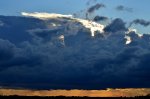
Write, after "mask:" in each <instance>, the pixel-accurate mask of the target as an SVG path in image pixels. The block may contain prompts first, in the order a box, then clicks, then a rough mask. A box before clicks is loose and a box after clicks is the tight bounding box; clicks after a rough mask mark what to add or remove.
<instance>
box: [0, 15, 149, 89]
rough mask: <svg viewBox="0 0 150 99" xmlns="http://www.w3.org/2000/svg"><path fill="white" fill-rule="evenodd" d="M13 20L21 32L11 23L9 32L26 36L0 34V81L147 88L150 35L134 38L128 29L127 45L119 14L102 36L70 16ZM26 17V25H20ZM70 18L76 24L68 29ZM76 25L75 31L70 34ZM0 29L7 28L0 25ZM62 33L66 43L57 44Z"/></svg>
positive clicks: (48, 85)
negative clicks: (11, 36)
mask: <svg viewBox="0 0 150 99" xmlns="http://www.w3.org/2000/svg"><path fill="white" fill-rule="evenodd" d="M13 19H14V18H13V17H12V20H13ZM3 20H4V19H3ZM5 20H7V17H5ZM9 20H10V19H9ZM14 20H15V21H16V23H17V22H18V21H19V22H20V24H19V25H20V27H22V31H21V29H19V31H17V29H18V28H16V27H15V26H14V25H13V24H11V25H10V26H11V29H14V30H16V31H15V32H13V34H14V35H17V34H18V32H19V33H23V34H24V33H27V35H29V36H28V37H27V39H26V40H23V41H19V42H16V41H15V42H14V40H15V39H16V38H17V37H15V36H13V39H12V38H9V35H8V36H5V39H4V38H2V37H1V39H0V78H1V80H0V86H7V87H24V88H34V89H100V88H108V87H109V88H110V87H111V88H119V87H120V88H125V87H132V88H133V87H135V88H137V87H146V88H147V87H150V85H149V83H150V80H149V75H150V73H149V70H150V68H149V63H148V60H149V57H150V52H149V49H150V46H149V42H150V39H149V37H150V35H149V34H145V35H143V36H142V37H138V35H137V34H136V33H135V32H132V33H129V34H128V36H130V37H131V38H132V41H133V43H134V44H133V43H130V44H128V45H126V44H125V42H126V40H125V39H124V36H125V35H126V34H125V32H126V31H127V28H126V27H125V22H124V21H123V20H121V19H115V20H113V21H112V22H111V23H110V24H109V25H108V26H106V28H105V32H110V33H111V35H106V36H107V38H105V39H104V38H102V37H101V38H99V37H93V38H92V37H91V36H90V32H89V31H88V29H86V28H85V27H84V26H82V25H81V24H79V23H76V21H73V20H69V19H61V18H59V19H57V18H56V19H55V20H52V19H50V20H44V21H42V20H41V21H42V22H41V21H40V22H39V21H37V20H35V19H32V18H31V19H30V18H29V20H28V19H26V18H25V19H24V18H21V20H20V18H17V19H14ZM31 20H32V21H31ZM33 20H34V21H33ZM67 20H68V21H67ZM64 21H65V22H64ZM3 22H4V21H3ZM24 22H27V23H28V24H29V25H26V26H24ZM32 22H33V23H32ZM38 22H39V23H38ZM52 22H53V23H59V24H60V25H61V26H60V25H59V26H56V27H52V26H50V24H49V23H52ZM70 22H72V23H71V24H74V25H71V26H73V27H74V28H71V27H70V28H68V27H69V26H70V24H67V23H70ZM10 23H11V22H10ZM21 23H22V24H21ZM27 23H26V24H27ZM35 23H36V24H35ZM43 23H45V24H43ZM7 24H9V22H8V23H7ZM42 24H43V25H44V26H43V25H42ZM75 24H76V25H75ZM41 26H43V27H41ZM47 26H48V27H47ZM76 26H80V27H81V28H75V27H76ZM37 27H38V28H39V29H38V31H37ZM49 28H51V30H50V29H49ZM66 29H67V31H69V32H66ZM76 29H79V30H78V31H77V32H76V33H75V34H74V32H73V31H74V30H76ZM2 30H5V29H2V28H0V31H2ZM29 30H32V33H31V31H30V32H29ZM35 30H36V31H35ZM25 31H26V32H25ZM120 31H121V33H118V32H120ZM5 33H6V34H7V33H9V31H5ZM42 33H43V34H42ZM0 35H2V34H0ZM60 35H64V37H65V38H64V41H65V44H66V45H65V47H64V46H60V45H61V42H60V40H58V37H59V36H60ZM104 36H105V34H104ZM10 40H11V41H12V42H11V41H10ZM146 64H148V65H146Z"/></svg>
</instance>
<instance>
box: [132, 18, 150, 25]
mask: <svg viewBox="0 0 150 99" xmlns="http://www.w3.org/2000/svg"><path fill="white" fill-rule="evenodd" d="M132 24H140V25H143V26H145V27H147V26H149V25H150V21H146V20H144V19H135V20H133V21H132V22H131V24H130V26H131V25H132Z"/></svg>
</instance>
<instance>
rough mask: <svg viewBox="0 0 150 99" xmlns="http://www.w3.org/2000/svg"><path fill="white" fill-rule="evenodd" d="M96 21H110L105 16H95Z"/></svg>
mask: <svg viewBox="0 0 150 99" xmlns="http://www.w3.org/2000/svg"><path fill="white" fill-rule="evenodd" d="M93 20H94V21H96V22H98V21H106V20H108V17H105V16H95V17H94V19H93Z"/></svg>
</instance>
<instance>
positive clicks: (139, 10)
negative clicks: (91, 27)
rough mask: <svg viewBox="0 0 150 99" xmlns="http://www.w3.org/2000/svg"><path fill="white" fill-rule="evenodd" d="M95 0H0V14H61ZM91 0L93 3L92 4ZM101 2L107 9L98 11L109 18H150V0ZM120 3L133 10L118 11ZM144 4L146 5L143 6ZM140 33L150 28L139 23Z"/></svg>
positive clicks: (72, 11) (147, 31) (73, 11)
mask: <svg viewBox="0 0 150 99" xmlns="http://www.w3.org/2000/svg"><path fill="white" fill-rule="evenodd" d="M88 1H92V2H93V1H95V0H59V1H58V0H0V15H10V16H13V15H17V16H18V15H21V14H20V13H21V12H23V11H24V12H48V13H60V14H73V13H77V12H79V11H81V10H84V9H86V8H88V6H87V2H88ZM92 2H91V5H92ZM97 2H99V3H103V4H105V5H106V8H105V9H101V10H99V11H97V14H99V15H103V16H107V17H109V18H117V17H119V18H123V19H124V20H125V21H127V22H130V21H132V20H134V19H137V18H139V19H145V20H148V21H149V20H150V14H148V13H149V9H150V6H149V4H150V1H149V0H144V1H137V0H97ZM118 5H123V6H125V7H127V8H131V9H132V10H133V11H132V12H128V11H119V12H118V11H116V10H115V8H116V6H118ZM143 5H144V6H143ZM133 28H137V30H138V32H139V33H150V28H149V27H147V28H143V27H142V26H139V25H137V26H136V27H135V26H134V27H133Z"/></svg>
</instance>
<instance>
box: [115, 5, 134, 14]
mask: <svg viewBox="0 0 150 99" xmlns="http://www.w3.org/2000/svg"><path fill="white" fill-rule="evenodd" d="M116 10H118V11H128V12H133V9H132V8H128V7H125V6H123V5H119V6H117V7H116Z"/></svg>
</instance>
